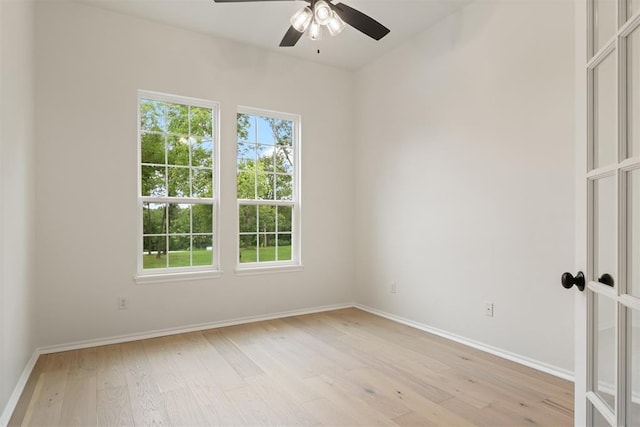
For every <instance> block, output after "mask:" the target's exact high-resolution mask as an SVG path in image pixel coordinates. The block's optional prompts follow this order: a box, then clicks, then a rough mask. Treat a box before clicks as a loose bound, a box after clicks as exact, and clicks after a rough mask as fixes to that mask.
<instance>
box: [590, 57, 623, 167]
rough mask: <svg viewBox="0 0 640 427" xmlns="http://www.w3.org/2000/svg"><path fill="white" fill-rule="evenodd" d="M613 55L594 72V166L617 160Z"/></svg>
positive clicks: (605, 164)
mask: <svg viewBox="0 0 640 427" xmlns="http://www.w3.org/2000/svg"><path fill="white" fill-rule="evenodd" d="M615 58H616V56H615V54H614V53H611V54H609V55H607V57H606V58H605V59H604V60H603V61H602V62H601V63H600V64H598V65H597V66H596V67H595V68H594V70H593V165H594V167H595V168H599V167H603V166H607V165H610V164H612V163H614V162H616V160H617V156H616V152H617V143H616V138H617V120H616V110H617V108H616V63H615Z"/></svg>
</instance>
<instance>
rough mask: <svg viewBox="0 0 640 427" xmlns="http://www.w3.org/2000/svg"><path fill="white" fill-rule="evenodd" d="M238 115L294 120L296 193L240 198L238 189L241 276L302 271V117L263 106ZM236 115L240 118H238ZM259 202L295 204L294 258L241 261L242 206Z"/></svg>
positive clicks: (293, 207) (239, 263)
mask: <svg viewBox="0 0 640 427" xmlns="http://www.w3.org/2000/svg"><path fill="white" fill-rule="evenodd" d="M237 114H246V115H250V116H261V117H267V118H272V119H279V120H286V121H290V122H293V132H292V139H293V141H292V147H293V158H294V165H293V175H292V176H293V186H292V187H293V188H292V190H293V194H292V200H290V201H289V200H246V199H238V198H237V197H238V195H237V190H236V215H235V216H236V264H237V266H236V269H235V273H236V274H237V275H255V274H265V273H281V272H294V271H301V270H302V269H303V265H302V248H301V241H302V239H301V237H302V236H301V229H302V227H301V214H302V203H301V197H300V195H301V182H300V176H301V171H300V170H301V158H302V156H301V145H302V144H301V143H300V142H301V136H302V116H300V115H299V114H291V113H283V112H279V111H272V110H265V109H260V108H253V107H245V106H239V107H238V111H237ZM237 114H236V120H237ZM237 144H238V137H237V134H236V153H237ZM237 183H238V181H237V154H236V185H237ZM241 204H244V205H256V206H261V205H262V206H291V210H292V224H291V260H286V261H265V262H248V263H241V262H240V223H239V215H240V205H241Z"/></svg>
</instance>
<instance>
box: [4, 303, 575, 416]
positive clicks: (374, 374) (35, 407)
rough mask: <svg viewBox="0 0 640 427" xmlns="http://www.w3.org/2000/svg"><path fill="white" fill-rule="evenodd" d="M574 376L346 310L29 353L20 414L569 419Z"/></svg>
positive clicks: (353, 310) (17, 414) (366, 314)
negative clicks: (32, 362) (31, 360)
mask: <svg viewBox="0 0 640 427" xmlns="http://www.w3.org/2000/svg"><path fill="white" fill-rule="evenodd" d="M572 408H573V385H572V384H571V383H570V382H568V381H564V380H561V379H558V378H556V377H553V376H550V375H546V374H543V373H541V372H538V371H535V370H532V369H529V368H526V367H523V366H521V365H518V364H516V363H513V362H509V361H505V360H503V359H500V358H498V357H495V356H492V355H488V354H486V353H483V352H481V351H478V350H474V349H472V348H469V347H465V346H463V345H460V344H456V343H452V342H450V341H447V340H445V339H442V338H439V337H435V336H433V335H429V334H427V333H424V332H421V331H418V330H416V329H412V328H409V327H406V326H403V325H400V324H397V323H394V322H391V321H389V320H386V319H383V318H380V317H377V316H374V315H371V314H368V313H365V312H362V311H360V310H356V309H347V310H339V311H333V312H328V313H321V314H313V315H307V316H298V317H292V318H288V319H281V320H272V321H266V322H259V323H254V324H249V325H242V326H233V327H227V328H221V329H212V330H207V331H203V332H194V333H188V334H181V335H175V336H170V337H164V338H156V339H149V340H144V341H135V342H131V343H126V344H116V345H109V346H103V347H96V348H90V349H84V350H78V351H70V352H65V353H56V354H48V355H45V356H42V357H40V359H39V360H38V363H37V365H36V367H35V369H34V372H33V374H32V375H31V377H30V379H29V382H28V384H27V387H26V389H25V392H24V393H23V396H22V397H21V399H20V402H19V404H18V407H17V409H16V411H15V413H14V415H13V418H12V419H11V421H10V425H11V426H14V425H15V426H18V425H30V426H40V425H43V426H44V425H62V426H71V425H78V426H93V425H105V426H106V425H112V426H125V425H176V426H181V425H185V426H186V425H199V426H204V425H224V426H234V425H242V426H245V425H281V426H289V425H328V426H341V425H344V426H347V425H366V426H374V425H383V426H396V425H400V426H432V425H442V426H470V425H482V426H520V425H522V426H532V425H546V426H563V425H566V426H571V425H573V410H572Z"/></svg>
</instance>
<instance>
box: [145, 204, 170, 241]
mask: <svg viewBox="0 0 640 427" xmlns="http://www.w3.org/2000/svg"><path fill="white" fill-rule="evenodd" d="M165 207H166V205H165V204H164V203H143V206H142V224H143V227H142V228H143V233H144V234H165V233H166V232H167V229H166V227H165V220H166V214H167V212H166V210H165Z"/></svg>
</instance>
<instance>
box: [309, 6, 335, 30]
mask: <svg viewBox="0 0 640 427" xmlns="http://www.w3.org/2000/svg"><path fill="white" fill-rule="evenodd" d="M313 12H314V16H315V18H316V22H317V23H318V24H320V25H327V24H328V23H329V21H330V20H331V17H332V16H333V13H332V10H331V8H330V7H329V5H328V4H327V2H326V1H324V0H318V1H317V2H316V4H315V5H314V7H313Z"/></svg>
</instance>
